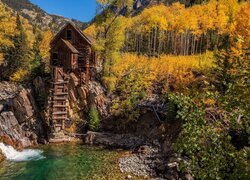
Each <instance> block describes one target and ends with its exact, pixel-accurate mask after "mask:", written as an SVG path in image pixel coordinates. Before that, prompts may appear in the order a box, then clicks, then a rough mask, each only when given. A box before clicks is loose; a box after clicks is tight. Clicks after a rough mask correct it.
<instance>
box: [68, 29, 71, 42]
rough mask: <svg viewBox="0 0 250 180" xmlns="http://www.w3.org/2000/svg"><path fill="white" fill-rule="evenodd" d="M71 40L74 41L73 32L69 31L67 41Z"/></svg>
mask: <svg viewBox="0 0 250 180" xmlns="http://www.w3.org/2000/svg"><path fill="white" fill-rule="evenodd" d="M71 39H72V31H71V30H67V40H71Z"/></svg>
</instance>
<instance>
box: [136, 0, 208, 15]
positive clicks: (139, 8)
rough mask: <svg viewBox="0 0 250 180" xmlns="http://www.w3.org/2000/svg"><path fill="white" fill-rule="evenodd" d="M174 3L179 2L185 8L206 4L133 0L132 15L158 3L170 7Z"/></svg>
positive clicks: (186, 0)
mask: <svg viewBox="0 0 250 180" xmlns="http://www.w3.org/2000/svg"><path fill="white" fill-rule="evenodd" d="M175 2H180V3H182V4H184V5H185V6H191V5H193V4H201V3H203V2H207V0H135V3H134V14H137V13H139V12H141V11H142V10H143V9H144V8H147V7H149V6H153V5H156V4H160V3H163V4H166V5H171V4H172V3H175Z"/></svg>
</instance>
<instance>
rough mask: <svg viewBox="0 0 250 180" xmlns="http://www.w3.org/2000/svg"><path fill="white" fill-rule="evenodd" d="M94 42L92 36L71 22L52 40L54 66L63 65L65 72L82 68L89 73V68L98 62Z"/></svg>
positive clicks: (52, 63) (52, 62) (52, 61)
mask: <svg viewBox="0 0 250 180" xmlns="http://www.w3.org/2000/svg"><path fill="white" fill-rule="evenodd" d="M92 43H93V39H92V38H91V37H90V36H88V35H86V34H85V33H83V32H82V31H80V30H79V29H77V28H76V27H75V26H74V25H73V24H72V23H70V22H69V23H68V24H66V25H65V26H64V27H63V28H62V29H61V30H60V31H59V33H58V34H57V35H56V36H55V37H54V39H53V40H52V42H51V65H52V67H53V66H57V67H62V68H63V70H64V72H69V71H74V70H82V71H84V72H86V74H88V73H87V70H88V68H91V67H94V66H95V63H96V57H95V52H94V51H93V48H92Z"/></svg>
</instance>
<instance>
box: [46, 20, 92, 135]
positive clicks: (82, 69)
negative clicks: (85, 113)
mask: <svg viewBox="0 0 250 180" xmlns="http://www.w3.org/2000/svg"><path fill="white" fill-rule="evenodd" d="M92 43H93V40H92V38H91V37H89V36H88V35H86V34H85V33H83V32H82V31H80V30H79V29H77V28H76V27H75V26H74V25H73V24H72V23H70V22H69V23H68V24H66V25H65V26H64V27H63V28H62V29H61V30H60V31H59V33H58V34H57V35H56V36H55V37H54V39H53V40H52V41H51V60H50V65H51V76H52V80H53V81H52V87H51V95H50V100H49V102H50V103H49V106H50V108H49V109H50V113H49V114H50V123H51V125H52V126H53V127H54V133H58V132H61V131H63V130H64V129H65V120H66V119H67V105H66V103H67V98H68V92H67V91H68V77H69V74H70V73H71V72H73V73H75V74H76V76H77V77H78V78H79V79H80V83H86V84H87V83H88V81H89V80H90V79H91V69H92V68H94V67H95V64H96V56H95V52H94V51H93V48H92Z"/></svg>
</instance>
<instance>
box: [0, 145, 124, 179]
mask: <svg viewBox="0 0 250 180" xmlns="http://www.w3.org/2000/svg"><path fill="white" fill-rule="evenodd" d="M0 149H1V150H2V151H4V152H3V153H4V154H5V156H6V157H7V159H6V160H5V161H3V162H2V163H0V179H1V180H5V179H6V180H9V179H15V180H19V179H20V180H29V179H35V180H57V179H60V180H64V179H65V180H71V179H72V180H75V179H91V180H92V179H124V178H125V177H126V176H125V174H121V173H120V171H119V166H118V163H117V160H118V158H119V156H120V154H119V153H118V152H117V151H112V150H107V149H104V148H101V147H92V146H85V145H80V144H52V145H44V146H39V147H38V149H28V150H24V151H22V152H19V151H16V150H14V149H13V148H12V147H10V146H6V145H3V144H2V143H1V144H0Z"/></svg>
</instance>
